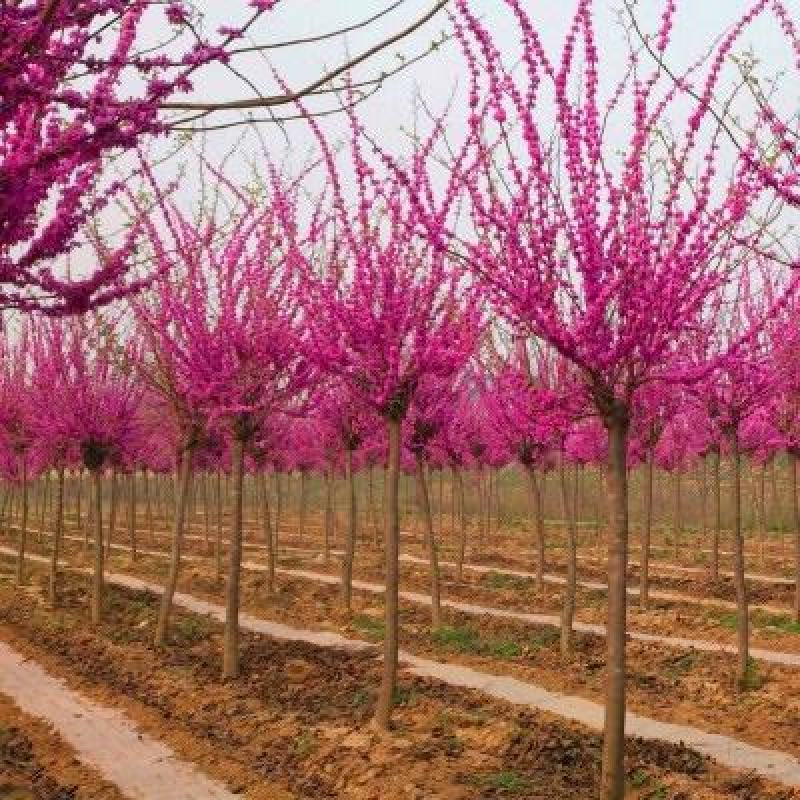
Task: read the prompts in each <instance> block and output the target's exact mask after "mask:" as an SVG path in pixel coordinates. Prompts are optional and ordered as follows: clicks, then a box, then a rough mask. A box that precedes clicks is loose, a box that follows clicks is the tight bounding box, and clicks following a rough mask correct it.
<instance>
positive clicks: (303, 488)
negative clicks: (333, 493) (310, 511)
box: [299, 469, 308, 543]
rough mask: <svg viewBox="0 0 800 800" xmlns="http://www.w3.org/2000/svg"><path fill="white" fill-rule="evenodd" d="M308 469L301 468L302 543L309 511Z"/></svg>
mask: <svg viewBox="0 0 800 800" xmlns="http://www.w3.org/2000/svg"><path fill="white" fill-rule="evenodd" d="M307 477H308V476H307V475H306V470H305V469H301V470H300V498H299V499H300V537H299V538H300V542H301V543H302V542H303V541H304V540H305V538H306V512H307V505H308V503H307V497H306V481H307Z"/></svg>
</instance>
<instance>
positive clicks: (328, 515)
mask: <svg viewBox="0 0 800 800" xmlns="http://www.w3.org/2000/svg"><path fill="white" fill-rule="evenodd" d="M332 533H333V478H332V476H331V471H330V470H329V469H327V470H325V526H324V534H325V543H324V544H325V564H326V565H327V564H328V563H329V562H330V560H331V535H332ZM342 588H344V584H343V585H342ZM349 607H350V606H349V599H348V605H347V608H349Z"/></svg>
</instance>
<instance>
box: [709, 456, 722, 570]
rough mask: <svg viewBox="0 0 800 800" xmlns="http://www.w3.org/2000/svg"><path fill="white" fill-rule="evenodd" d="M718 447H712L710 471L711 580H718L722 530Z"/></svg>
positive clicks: (720, 457)
mask: <svg viewBox="0 0 800 800" xmlns="http://www.w3.org/2000/svg"><path fill="white" fill-rule="evenodd" d="M721 460H722V455H721V453H720V447H719V445H717V446H716V447H715V448H714V453H713V461H712V472H713V484H714V535H713V537H712V539H711V580H712V581H714V583H716V582H717V581H719V537H720V533H721V531H722V479H721V477H720V462H721Z"/></svg>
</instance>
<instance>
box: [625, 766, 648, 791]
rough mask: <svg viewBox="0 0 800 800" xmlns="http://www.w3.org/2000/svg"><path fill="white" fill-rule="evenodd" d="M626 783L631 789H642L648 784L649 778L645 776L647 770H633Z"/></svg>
mask: <svg viewBox="0 0 800 800" xmlns="http://www.w3.org/2000/svg"><path fill="white" fill-rule="evenodd" d="M628 783H630V785H631V789H644V787H645V786H647V785H648V784H649V783H650V776H649V775H648V774H647V770H644V769H641V768H640V769H635V770H634V771H633V773H632V774H631V776H630V778H628Z"/></svg>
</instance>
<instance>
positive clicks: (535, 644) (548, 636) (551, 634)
mask: <svg viewBox="0 0 800 800" xmlns="http://www.w3.org/2000/svg"><path fill="white" fill-rule="evenodd" d="M560 640H561V632H560V631H559V630H558V629H556V628H542V630H540V631H538V632H537V633H536V634H534V635H533V636H532V637H531V638H530V639H529V640H528V647H530V648H531V650H542V649H544V648H545V647H550V646H552V645H554V644H555V643H556V642H558V641H560Z"/></svg>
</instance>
